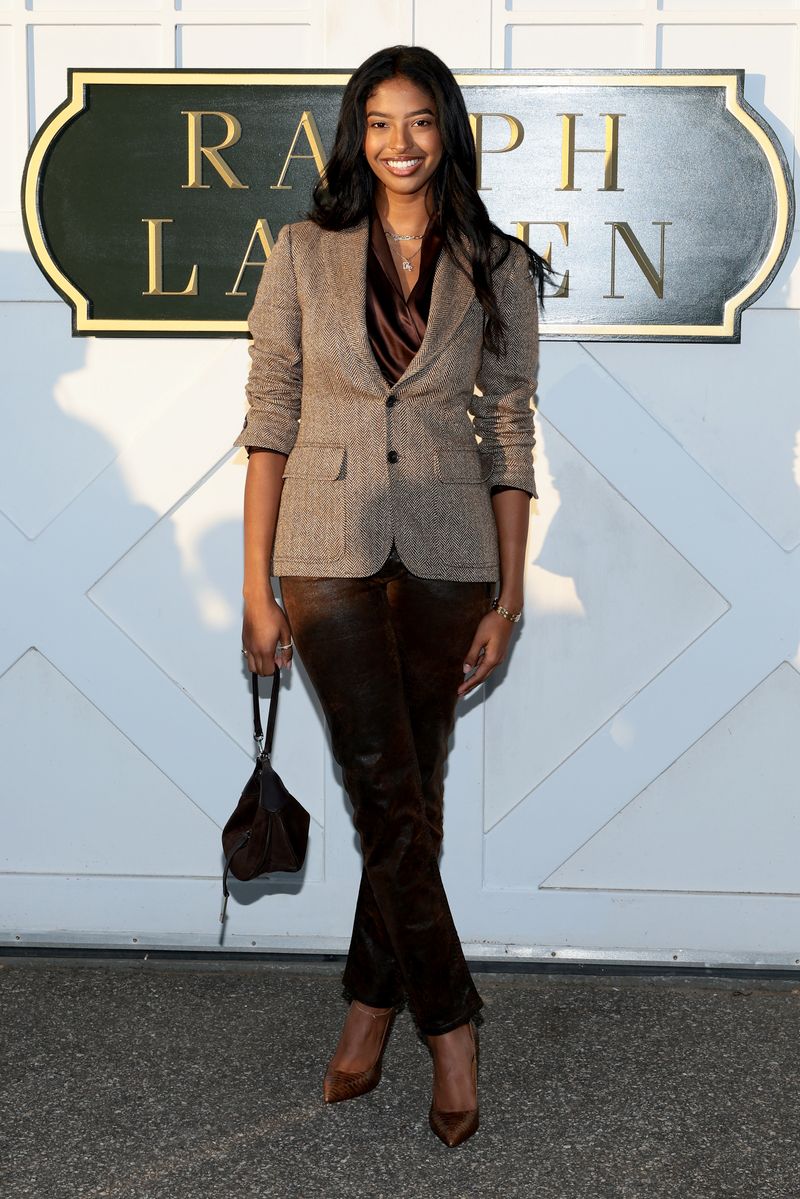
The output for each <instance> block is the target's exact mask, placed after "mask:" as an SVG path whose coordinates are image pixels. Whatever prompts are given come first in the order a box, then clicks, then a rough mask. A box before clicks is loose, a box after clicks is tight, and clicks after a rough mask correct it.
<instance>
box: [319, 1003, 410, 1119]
mask: <svg viewBox="0 0 800 1199" xmlns="http://www.w3.org/2000/svg"><path fill="white" fill-rule="evenodd" d="M352 1002H353V1003H355V1004H356V1005H357V1006H358V1007H359V1008H360V1010H361V1011H362V1012H363V1011H367V1009H366V1008H365V1007H364V1005H363V1004H361V1003H359V1002H358V1000H357V999H354V1000H353V1001H352ZM396 1011H397V1009H396V1008H390V1009H389V1011H388V1012H387V1013H386V1014H385V1020H386V1023H385V1024H384V1027H383V1033H382V1034H381V1041H380V1045H379V1046H378V1054H377V1057H376V1058H375V1061H374V1062H373V1063H372V1065H371V1066H368V1067H367V1069H366V1070H358V1071H352V1070H334V1069H332V1068H331V1066H330V1065H329V1066H328V1068H327V1070H326V1071H325V1077H324V1078H323V1080H322V1095H323V1098H324V1100H325V1102H326V1103H342V1102H343V1101H344V1100H345V1099H357V1098H358V1096H359V1095H366V1094H367V1092H368V1091H371V1090H373V1089H374V1088H375V1087H377V1085H378V1083H379V1082H380V1080H381V1072H382V1069H383V1051H384V1049H385V1048H386V1040H387V1037H388V1034H389V1029H390V1028H391V1026H392V1023H393V1021H394V1017H395V1014H396ZM368 1014H369V1015H370V1016H372V1019H373V1020H379V1019H380V1018H381V1017H380V1016H379V1015H376V1014H375V1013H374V1012H369V1013H368Z"/></svg>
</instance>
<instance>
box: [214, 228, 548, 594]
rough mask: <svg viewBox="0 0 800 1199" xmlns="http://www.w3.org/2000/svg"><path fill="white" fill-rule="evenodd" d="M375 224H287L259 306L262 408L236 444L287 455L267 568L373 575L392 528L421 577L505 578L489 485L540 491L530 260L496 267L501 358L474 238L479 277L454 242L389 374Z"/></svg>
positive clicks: (255, 370)
mask: <svg viewBox="0 0 800 1199" xmlns="http://www.w3.org/2000/svg"><path fill="white" fill-rule="evenodd" d="M369 223H370V222H369V216H364V217H363V218H362V219H361V220H360V221H359V222H358V223H356V224H354V225H352V226H350V227H349V228H348V229H345V230H336V231H333V230H324V229H321V228H320V227H319V226H318V225H317V224H316V223H315V222H313V221H310V220H303V221H295V222H290V223H288V224H286V225H283V226H282V227H281V229H280V232H279V234H278V237H277V239H276V240H275V244H274V246H273V248H272V252H271V254H270V256H269V258H268V259H267V262H266V264H265V266H264V269H263V272H262V275H261V280H260V282H259V285H258V290H257V292H256V296H255V300H254V303H253V307H252V309H251V312H250V315H249V319H248V327H249V330H250V333H251V335H252V341H251V343H250V346H249V354H250V372H249V376H248V380H247V386H246V395H247V401H248V405H249V407H248V410H247V414H246V416H245V419H244V425H243V427H242V430H241V432H240V433H239V435H238V436H237V437H236V439H235V441H234V442H233V443H232V444H233V445H234V446H244V447H246V448H247V452H248V454H249V452H250V447H256V446H259V447H263V448H269V449H273V450H278V451H281V452H282V453H284V454H287V455H288V457H287V458H286V462H285V467H284V471H283V480H284V482H283V489H282V492H281V499H280V506H279V510H278V517H277V524H276V528H275V537H274V541H273V546H272V553H271V556H270V564H269V570H270V574H271V575H273V576H274V577H280V576H281V575H311V576H318V577H320V576H335V577H356V576H364V575H369V574H373V573H374V572H375V571H377V570H378V569H379V568H380V567H381V566H382V565H383V563H384V562H385V561H386V558H387V556H388V553H389V550H390V548H391V544H392V539H393V538H394V541H395V544H396V546H397V551H398V553H399V554H400V557H401V558H402V560H403V562H404V563H405V564H406V566H407V567H408V569H409V570H410V571H412V573H414V574H417V575H421V576H423V577H425V578H431V579H452V580H473V581H480V580H494V581H495V582H496V581H498V580H499V577H500V560H499V545H498V536H497V524H496V521H495V517H494V510H493V507H492V501H491V496H490V492H491V488H492V487H493V486H495V485H497V484H505V485H508V486H513V487H520V488H524V489H525V490H527V491H529V492H531V494H532V495H534V496H537V491H536V482H535V478H534V464H533V447H534V444H535V439H534V404H535V399H536V385H537V375H538V361H539V319H538V318H539V311H538V296H537V291H536V286H535V282H534V279H533V276H532V275H531V273H530V271H529V268H528V260H527V256H526V255H525V252H524V250H523V249H522V247H521V246H517V245H514V244H512V245H511V248H510V253H509V255H508V257H507V259H506V260H505V262H504V263H503V264H502V265H501V266H499V267H498V268H497V269H496V271H495V276H494V281H495V290H496V294H497V297H498V304H499V306H500V309H501V311H502V313H503V316H504V318H505V320H506V324H507V330H508V334H507V335H508V351H507V353H506V355H505V356H497V355H494V354H492V353H491V352H489V351H487V350H484V348H483V346H482V333H483V309H482V308H481V305H480V302H479V300H478V298H477V295H476V294H475V290H474V287H473V285H472V281H471V272H469V260H468V258H467V255H466V249H465V246H464V243H463V242H462V243H461V247H460V250H459V258H460V260H461V261H462V262H463V263H464V265H465V267H466V269H467V272H468V274H467V275H465V274H464V273H463V272H462V271H461V270H459V269H458V267H457V266H456V265H455V263H454V262H453V261H452V259H451V258H450V256H449V255H448V254H447V252H446V249H445V248H444V247H442V250H441V252H440V254H439V257H438V260H437V263H436V267H435V272H434V279H433V285H432V289H431V303H430V310H429V314H428V322H427V326H426V330H425V335H424V337H423V339H422V343H421V345H420V347H419V350H418V351H417V353H416V354H415V356H414V357H413V358H412V360H411V362H410V363H409V365H408V367H407V368H406V370H405V372H404V373H403V374H402V375H401V376H400V378H399V379H398V380H397V381H396V382H395V383H393V384H392V383H390V382H389V381H388V380H387V379H386V378H384V376H383V374H382V373H381V371H380V368H379V366H378V363H377V361H376V360H375V356H374V355H373V353H372V350H371V347H370V344H369V338H368V334H367V326H366V315H365V302H366V271H367V251H368V244H369ZM497 241H498V242H499V238H498V239H497ZM476 387H477V389H478V391H477V393H476ZM537 498H538V496H537Z"/></svg>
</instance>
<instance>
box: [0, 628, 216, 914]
mask: <svg viewBox="0 0 800 1199" xmlns="http://www.w3.org/2000/svg"><path fill="white" fill-rule="evenodd" d="M0 727H2V729H3V774H4V777H5V778H6V779H7V780H8V785H15V784H14V782H13V781H14V780H16V786H18V787H19V791H18V793H17V795H16V796H14V799H13V802H9V803H6V804H3V805H2V807H0V821H2V826H0V869H1V870H9V871H14V872H25V871H30V872H31V873H34V874H41V873H51V872H52V873H54V874H60V875H61V874H114V875H140V876H148V875H149V876H152V875H207V876H212V877H213V876H215V875H217V874H218V873H219V871H220V858H221V853H220V834H219V829H218V827H217V826H216V825H215V824H214V822H213V821H212V820H210V819H209V817H208V816H206V815H205V813H203V812H201V811H200V809H199V808H198V807H196V806H195V804H193V803H192V801H191V800H190V799H189V797H188V796H187V795H186V794H184V792H183V791H181V790H180V788H179V787H177V786H175V784H174V783H173V782H172V781H171V780H170V779H169V778H167V776H166V775H165V774H163V773H162V771H160V770H159V769H158V767H157V766H155V765H154V764H153V763H152V762H151V761H150V760H149V759H148V758H146V757H145V756H144V754H142V753H141V752H140V751H139V750H138V749H137V748H136V746H135V745H134V744H133V743H132V742H131V741H130V740H129V739H128V738H127V737H125V736H124V735H123V734H122V733H121V732H120V731H119V729H118V728H116V726H115V725H113V724H112V723H111V721H110V720H108V718H107V717H106V716H104V715H103V713H102V712H100V711H99V710H98V709H97V708H96V707H95V706H94V704H92V703H90V701H89V700H88V699H87V698H86V696H85V695H83V694H81V692H80V691H78V690H77V688H76V687H74V686H73V685H72V683H70V682H69V680H68V679H66V678H65V677H64V675H63V674H61V673H60V671H58V670H56V668H55V667H54V666H53V665H52V664H51V663H50V662H48V660H47V659H46V658H45V657H43V656H42V655H41V654H40V653H39V652H38V651H37V650H35V649H30V650H28V652H27V653H25V654H23V656H22V657H21V658H20V659H18V661H17V662H15V663H14V665H13V666H12V667H11V668H10V669H9V670H7V671H6V672H5V674H4V675H3V676H2V678H0ZM19 780H24V786H20V783H19ZM53 922H54V925H55V924H56V923H57V918H56V916H55V914H54V916H53Z"/></svg>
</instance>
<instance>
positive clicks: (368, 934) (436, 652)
mask: <svg viewBox="0 0 800 1199" xmlns="http://www.w3.org/2000/svg"><path fill="white" fill-rule="evenodd" d="M494 590H495V585H494V583H491V582H486V583H471V582H455V581H447V580H436V579H424V578H419V577H418V576H416V575H413V574H411V573H410V572H407V571H406V572H403V573H402V574H401V575H399V576H398V577H397V578H394V579H392V580H390V582H389V583H388V586H387V597H388V600H389V607H390V615H391V621H392V626H393V629H394V633H395V637H396V639H397V645H398V652H399V655H400V663H401V671H402V677H403V688H404V692H405V697H406V707H407V710H408V714H409V719H410V722H411V727H412V732H413V737H414V746H415V750H416V755H417V762H418V764H419V769H420V779H421V784H422V794H423V810H424V815H425V821H426V823H427V826H428V830H429V833H430V837H431V841H432V844H433V848H434V852H435V854H436V856H437V859H438V856H439V853H440V850H441V845H442V839H443V832H444V829H443V819H444V768H445V763H446V761H447V753H448V744H449V738H450V734H451V732H452V730H453V726H454V724H455V719H456V710H457V704H458V695H457V690H456V689H457V687H458V685H459V683H461V682H462V680H463V678H464V672H463V662H464V655H465V653H466V651H467V649H468V648H469V645H470V643H471V641H472V638H473V635H474V633H475V628H476V627H477V624H478V622H479V621H480V619H481V617H482V616H483V615H484V613H485V612H486V611H488V609H489V607H490V604H491V597H492V595H493V593H494ZM459 957H461V955H460V954H459ZM375 962H379V963H380V966H381V972H380V976H379V977H380V978H381V980H382V981H385V986H384V989H383V990H382V991H378V992H376V995H377V997H378V998H376V1000H375V1002H376V1004H377V1003H378V1000H379V999H380V998H383V999H384V1000H385V999H386V997H387V996H388V995H389V994H391V986H392V985H393V984H394V985H397V982H399V980H400V974H399V970H394V971H393V970H392V965H393V953H392V949H391V942H390V940H389V938H388V934H387V931H386V927H385V925H384V924H383V921H382V919H381V915H380V907H379V905H378V903H377V902H376V899H375V896H374V894H373V892H372V888H371V886H370V882H369V876H368V874H367V872H366V870H364V871H363V872H362V878H361V886H360V889H359V895H358V902H357V904H356V912H355V917H354V920H353V933H352V937H351V941H350V951H349V954H348V959H347V966H346V968H345V973H344V979H343V981H344V983H345V987H346V988H347V989H348V990H350V989H351V987H352V985H353V984H352V983H351V980H357V979H359V978H365V977H369V975H370V972H371V970H372V969H373V964H374V963H375ZM447 975H448V971H447V969H446V968H444V969H443V970H442V974H441V980H442V986H443V987H444V988H446V987H447V985H448V984H447ZM396 980H397V981H396ZM428 1031H430V1030H428Z"/></svg>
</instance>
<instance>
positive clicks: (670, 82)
mask: <svg viewBox="0 0 800 1199" xmlns="http://www.w3.org/2000/svg"><path fill="white" fill-rule="evenodd" d="M349 79H350V74H349V73H346V72H342V73H341V74H331V73H325V74H315V73H314V72H313V71H311V72H309V73H308V74H299V73H297V74H295V73H292V74H288V75H287V74H283V73H275V72H271V71H258V72H252V73H250V72H246V71H241V72H238V71H237V72H235V73H233V74H231V73H230V72H227V71H219V72H217V71H201V72H197V73H195V72H191V71H180V70H176V71H171V70H166V71H158V72H149V71H91V70H87V71H73V73H72V76H71V80H72V91H71V95H70V97H69V101H68V103H67V104H66V105H65V106H64V107H63V108H60V109H58V110H57V111H56V112H55V113H53V115H52V116H51V117H49V118H48V120H47V121H45V123H44V125H43V126H42V128H41V130H40V131H39V134H38V135H37V139H36V141H35V143H34V146H33V148H32V150H31V154H30V156H29V158H28V161H27V164H26V167H25V175H24V180H23V197H24V202H23V206H24V213H25V219H26V223H27V226H28V235H29V237H30V241H31V244H32V248H33V251H34V253H35V255H36V258H37V260H38V263H39V266H40V267H41V269H42V270H43V271H44V273H45V275H46V276H47V277H48V278H49V279H50V281H51V282H52V283H53V284H54V285H55V287H56V288H57V289H58V290H59V291H61V292H62V293H63V294H64V295H66V296H68V297H69V299H70V300H71V301H72V303H73V304H74V311H75V330H76V331H77V332H80V333H91V332H97V333H149V332H153V333H158V332H160V333H246V332H247V329H248V326H247V321H246V320H240V321H226V320H220V319H217V320H189V319H185V318H184V319H181V320H127V319H123V318H119V319H114V318H108V317H106V318H103V319H95V318H94V317H91V316H90V315H89V303H90V301H89V298H88V297H87V296H85V295H83V293H82V292H80V291H79V290H78V288H77V287H76V286H75V284H74V283H72V281H71V280H70V279H68V278H67V276H66V275H65V274H64V272H63V271H62V270H61V269H60V268H59V266H58V264H57V263H56V261H55V260H54V258H53V256H52V254H51V253H50V250H49V248H48V246H47V243H46V241H45V238H44V232H43V230H42V227H41V223H40V221H39V209H38V204H37V197H38V189H39V176H40V172H41V169H42V164H43V163H44V159H45V156H46V154H47V151H48V150H49V148H50V146H51V145H52V144H53V142H54V141H55V138H56V136H57V135H58V133H59V132H60V130H61V129H63V128H64V126H65V125H66V124H67V123H68V122H69V121H71V120H72V118H73V117H75V116H77V115H78V113H80V112H82V111H83V110H84V108H85V102H86V87H87V86H88V85H89V84H99V83H103V84H111V85H113V84H147V85H149V86H152V85H156V86H159V85H161V86H166V85H169V86H170V87H174V86H175V85H176V84H178V85H184V84H185V85H186V86H187V87H189V86H191V87H194V86H197V85H199V84H220V83H226V84H233V85H236V86H242V87H248V86H254V85H260V86H263V85H265V84H268V85H269V84H283V85H286V84H288V83H293V84H298V85H305V86H312V85H313V86H320V85H326V86H344V85H346V84H347V82H348V80H349ZM455 79H456V82H457V83H458V84H459V86H461V87H511V86H519V85H520V84H525V83H526V82H527V83H528V85H530V84H531V83H532V82H535V86H537V87H573V88H574V87H662V88H663V87H714V88H722V89H724V93H725V108H726V110H727V111H728V112H729V113H730V114H731V116H733V117H734V118H735V120H737V121H739V123H740V124H741V125H743V126H744V128H745V129H746V130H747V132H748V133H749V134H750V136H751V137H753V138H755V140H756V142H757V143H758V144H759V146H760V147H761V149H762V151H763V153H764V156H765V158H766V159H767V162H768V164H769V167H770V171H771V174H772V179H773V183H774V185H775V196H776V219H775V229H774V232H773V236H772V241H771V243H770V246H769V250H768V251H767V254H766V257H765V258H764V261H763V262H762V263H761V266H760V267H759V269H758V270H757V271H756V273H755V275H754V276H753V278H752V279H749V280H748V281H747V283H746V284H745V285H744V287H742V288H741V289H740V290H739V291H738V292H737V293H736V294H735V295H733V296H731V297H730V299H728V300H726V301H725V308H724V313H723V319H722V322H721V323H720V324H718V325H680V324H679V325H656V324H646V325H631V324H623V325H571V324H549V323H548V324H547V325H546V329H547V331H548V332H553V333H562V334H573V335H575V336H576V337H577V338H578V339H580V336H581V334H583V335H585V336H591V335H597V334H606V335H619V336H624V335H625V334H631V333H634V334H635V333H639V334H643V335H644V334H650V335H656V336H659V335H668V334H675V335H680V334H682V335H683V336H684V337H686V336H690V337H696V338H702V337H719V336H720V335H725V336H731V335H732V334H733V332H734V323H735V316H736V312H737V310H738V308H739V307H741V306H742V305H743V304H744V302H745V301H746V300H747V298H748V297H749V296H751V295H752V294H753V293H754V292H756V291H757V290H758V288H759V287H760V286H761V284H762V283H763V282H764V280H765V279H766V278H767V277H768V276H769V274H770V272H771V271H772V269H773V267H774V265H775V263H776V262H777V261H778V258H779V257H780V253H781V250H782V248H783V245H784V242H785V239H786V233H787V225H788V219H789V192H788V187H787V183H786V178H785V176H784V173H783V170H782V167H781V162H780V159H779V157H778V153H777V150H776V149H775V145H774V144H773V141H772V139H771V138H770V136H769V135H768V133H767V131H766V130H765V129H764V128H763V127H762V126H761V125H760V124H759V123H758V121H755V120H754V119H753V118H752V117H751V116H750V114H749V113H748V112H746V111H745V109H744V108H742V106H741V104H740V103H739V99H738V96H737V77H736V76H735V75H730V74H727V73H716V74H707V73H702V74H697V75H695V74H692V73H691V72H687V73H685V74H669V75H659V74H654V75H648V74H624V75H610V74H598V75H592V74H570V75H559V74H553V75H550V74H542V75H539V74H537V75H535V76H533V75H516V74H514V73H513V72H508V73H506V72H503V74H501V75H494V74H492V73H491V72H487V73H486V74H469V73H466V74H457V73H456V74H455ZM544 329H545V326H543V332H544Z"/></svg>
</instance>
